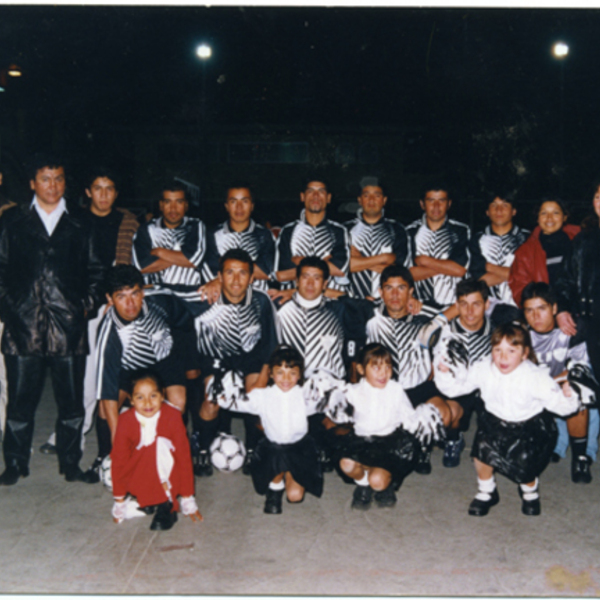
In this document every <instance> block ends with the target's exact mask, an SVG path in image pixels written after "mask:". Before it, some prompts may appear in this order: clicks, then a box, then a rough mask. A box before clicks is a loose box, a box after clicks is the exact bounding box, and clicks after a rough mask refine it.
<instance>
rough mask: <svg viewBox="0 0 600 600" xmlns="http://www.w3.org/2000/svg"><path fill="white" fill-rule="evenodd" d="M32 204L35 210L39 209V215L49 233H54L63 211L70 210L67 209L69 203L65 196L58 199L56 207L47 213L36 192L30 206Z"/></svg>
mask: <svg viewBox="0 0 600 600" xmlns="http://www.w3.org/2000/svg"><path fill="white" fill-rule="evenodd" d="M32 206H33V207H35V210H36V211H37V214H38V215H39V217H40V219H41V220H42V223H43V224H44V227H45V228H46V231H47V232H48V235H52V233H53V232H54V230H55V229H56V226H57V225H58V222H59V220H60V218H61V217H62V216H63V213H65V212H69V211H68V210H67V203H66V201H65V199H64V198H61V199H60V200H59V201H58V204H57V205H56V208H55V209H54V210H53V211H52V212H51V213H47V212H46V211H45V210H44V209H43V208H42V207H41V206H40V203H39V201H38V197H37V195H35V194H34V196H33V200H32V202H31V204H30V208H31V207H32Z"/></svg>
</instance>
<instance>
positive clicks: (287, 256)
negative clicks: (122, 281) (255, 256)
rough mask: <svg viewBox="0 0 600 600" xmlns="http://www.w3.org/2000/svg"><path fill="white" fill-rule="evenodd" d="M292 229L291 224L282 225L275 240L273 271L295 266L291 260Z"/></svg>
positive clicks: (285, 269)
mask: <svg viewBox="0 0 600 600" xmlns="http://www.w3.org/2000/svg"><path fill="white" fill-rule="evenodd" d="M293 231H294V226H293V224H290V225H286V226H284V227H283V229H282V230H281V232H280V234H279V237H278V238H277V241H276V242H275V265H274V268H273V270H274V271H275V272H277V271H287V270H288V269H294V268H296V265H295V264H294V263H293V262H292V247H291V242H292V232H293Z"/></svg>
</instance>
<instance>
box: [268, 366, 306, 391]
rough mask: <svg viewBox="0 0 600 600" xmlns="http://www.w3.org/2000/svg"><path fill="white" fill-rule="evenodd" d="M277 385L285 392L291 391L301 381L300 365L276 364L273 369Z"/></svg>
mask: <svg viewBox="0 0 600 600" xmlns="http://www.w3.org/2000/svg"><path fill="white" fill-rule="evenodd" d="M271 377H272V379H273V381H274V382H275V385H276V386H277V387H278V388H279V389H280V390H281V391H283V392H289V391H290V390H291V389H292V388H293V387H294V386H295V385H297V384H298V382H299V381H300V367H288V366H287V365H276V366H274V367H273V370H272V371H271Z"/></svg>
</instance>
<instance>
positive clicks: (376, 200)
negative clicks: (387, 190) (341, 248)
mask: <svg viewBox="0 0 600 600" xmlns="http://www.w3.org/2000/svg"><path fill="white" fill-rule="evenodd" d="M386 202H387V196H385V194H384V191H383V188H382V187H381V185H380V184H379V183H378V182H377V180H376V179H375V180H374V183H369V184H367V185H363V187H362V190H361V194H360V196H359V197H358V203H359V204H360V209H359V211H358V213H357V216H356V218H354V219H352V220H351V221H348V222H347V223H345V225H346V228H347V229H348V232H349V234H350V244H351V245H350V281H351V283H352V295H353V296H355V297H357V298H367V297H370V298H378V297H379V278H380V275H381V271H383V269H385V267H387V266H388V265H392V264H394V263H396V264H399V265H404V266H406V267H408V266H410V249H409V246H408V237H407V235H406V230H405V229H404V227H403V226H402V225H400V223H398V222H397V221H394V220H393V219H386V218H385V217H384V216H383V207H384V206H385V204H386Z"/></svg>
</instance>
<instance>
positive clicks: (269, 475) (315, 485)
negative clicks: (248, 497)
mask: <svg viewBox="0 0 600 600" xmlns="http://www.w3.org/2000/svg"><path fill="white" fill-rule="evenodd" d="M250 465H251V467H250V468H251V472H252V482H253V483H254V489H255V490H256V492H257V493H258V494H266V493H267V489H268V488H269V483H271V481H273V479H274V478H275V477H276V476H277V475H279V473H285V472H288V471H289V472H290V473H291V474H292V477H293V478H294V480H295V481H296V482H297V483H299V484H300V485H301V486H302V487H303V488H304V489H305V490H306V491H307V492H309V493H311V494H313V495H314V496H317V498H319V497H320V496H321V494H322V493H323V473H322V472H321V464H320V463H319V453H318V451H317V445H316V444H315V440H314V439H313V437H312V436H311V435H310V434H307V435H305V436H304V437H303V438H302V439H301V440H299V441H297V442H295V443H294V444H275V443H274V442H270V441H269V440H268V439H267V438H262V439H261V440H260V441H259V442H258V444H257V446H256V449H255V450H254V456H253V458H252V462H251V463H250Z"/></svg>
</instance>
